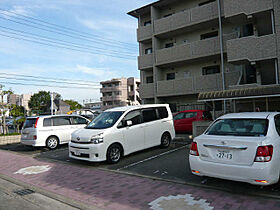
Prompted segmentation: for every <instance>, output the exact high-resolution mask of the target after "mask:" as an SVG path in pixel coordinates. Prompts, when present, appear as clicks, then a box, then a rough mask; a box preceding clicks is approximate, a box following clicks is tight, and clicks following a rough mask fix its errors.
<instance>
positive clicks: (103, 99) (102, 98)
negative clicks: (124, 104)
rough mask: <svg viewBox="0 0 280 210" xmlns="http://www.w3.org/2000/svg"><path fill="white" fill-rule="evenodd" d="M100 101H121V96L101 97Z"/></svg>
mask: <svg viewBox="0 0 280 210" xmlns="http://www.w3.org/2000/svg"><path fill="white" fill-rule="evenodd" d="M101 100H102V101H121V100H123V98H122V96H103V97H101Z"/></svg>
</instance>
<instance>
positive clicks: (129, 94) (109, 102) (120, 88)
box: [100, 77, 141, 110]
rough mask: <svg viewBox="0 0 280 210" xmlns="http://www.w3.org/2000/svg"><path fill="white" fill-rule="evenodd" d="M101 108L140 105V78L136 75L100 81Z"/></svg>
mask: <svg viewBox="0 0 280 210" xmlns="http://www.w3.org/2000/svg"><path fill="white" fill-rule="evenodd" d="M100 84H101V85H102V88H101V89H100V92H101V93H102V97H101V102H102V103H101V110H106V109H109V108H113V107H118V106H128V105H139V104H140V103H141V100H140V96H139V85H140V79H136V78H134V77H129V78H119V79H112V80H108V81H103V82H100Z"/></svg>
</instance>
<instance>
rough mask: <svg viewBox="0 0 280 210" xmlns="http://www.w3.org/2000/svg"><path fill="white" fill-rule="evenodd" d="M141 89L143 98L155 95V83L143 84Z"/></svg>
mask: <svg viewBox="0 0 280 210" xmlns="http://www.w3.org/2000/svg"><path fill="white" fill-rule="evenodd" d="M139 90H140V97H141V98H153V97H154V83H149V84H141V85H140V89H139Z"/></svg>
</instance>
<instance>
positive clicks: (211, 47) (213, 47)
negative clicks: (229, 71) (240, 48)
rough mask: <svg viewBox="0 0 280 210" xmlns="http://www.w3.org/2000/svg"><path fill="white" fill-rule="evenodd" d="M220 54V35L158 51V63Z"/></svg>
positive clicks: (162, 63)
mask: <svg viewBox="0 0 280 210" xmlns="http://www.w3.org/2000/svg"><path fill="white" fill-rule="evenodd" d="M218 54H220V43H219V37H215V38H211V39H206V40H200V41H196V42H192V43H188V44H182V45H178V46H174V47H171V48H165V49H161V50H158V51H157V52H156V64H157V65H164V64H170V63H178V62H183V61H188V60H193V59H197V58H201V57H208V56H213V55H218Z"/></svg>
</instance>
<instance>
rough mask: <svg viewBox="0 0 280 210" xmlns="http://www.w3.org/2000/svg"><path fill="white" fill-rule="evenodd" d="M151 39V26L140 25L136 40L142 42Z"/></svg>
mask: <svg viewBox="0 0 280 210" xmlns="http://www.w3.org/2000/svg"><path fill="white" fill-rule="evenodd" d="M149 39H152V26H151V25H148V26H140V27H139V28H138V29H137V41H138V42H143V41H146V40H149Z"/></svg>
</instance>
